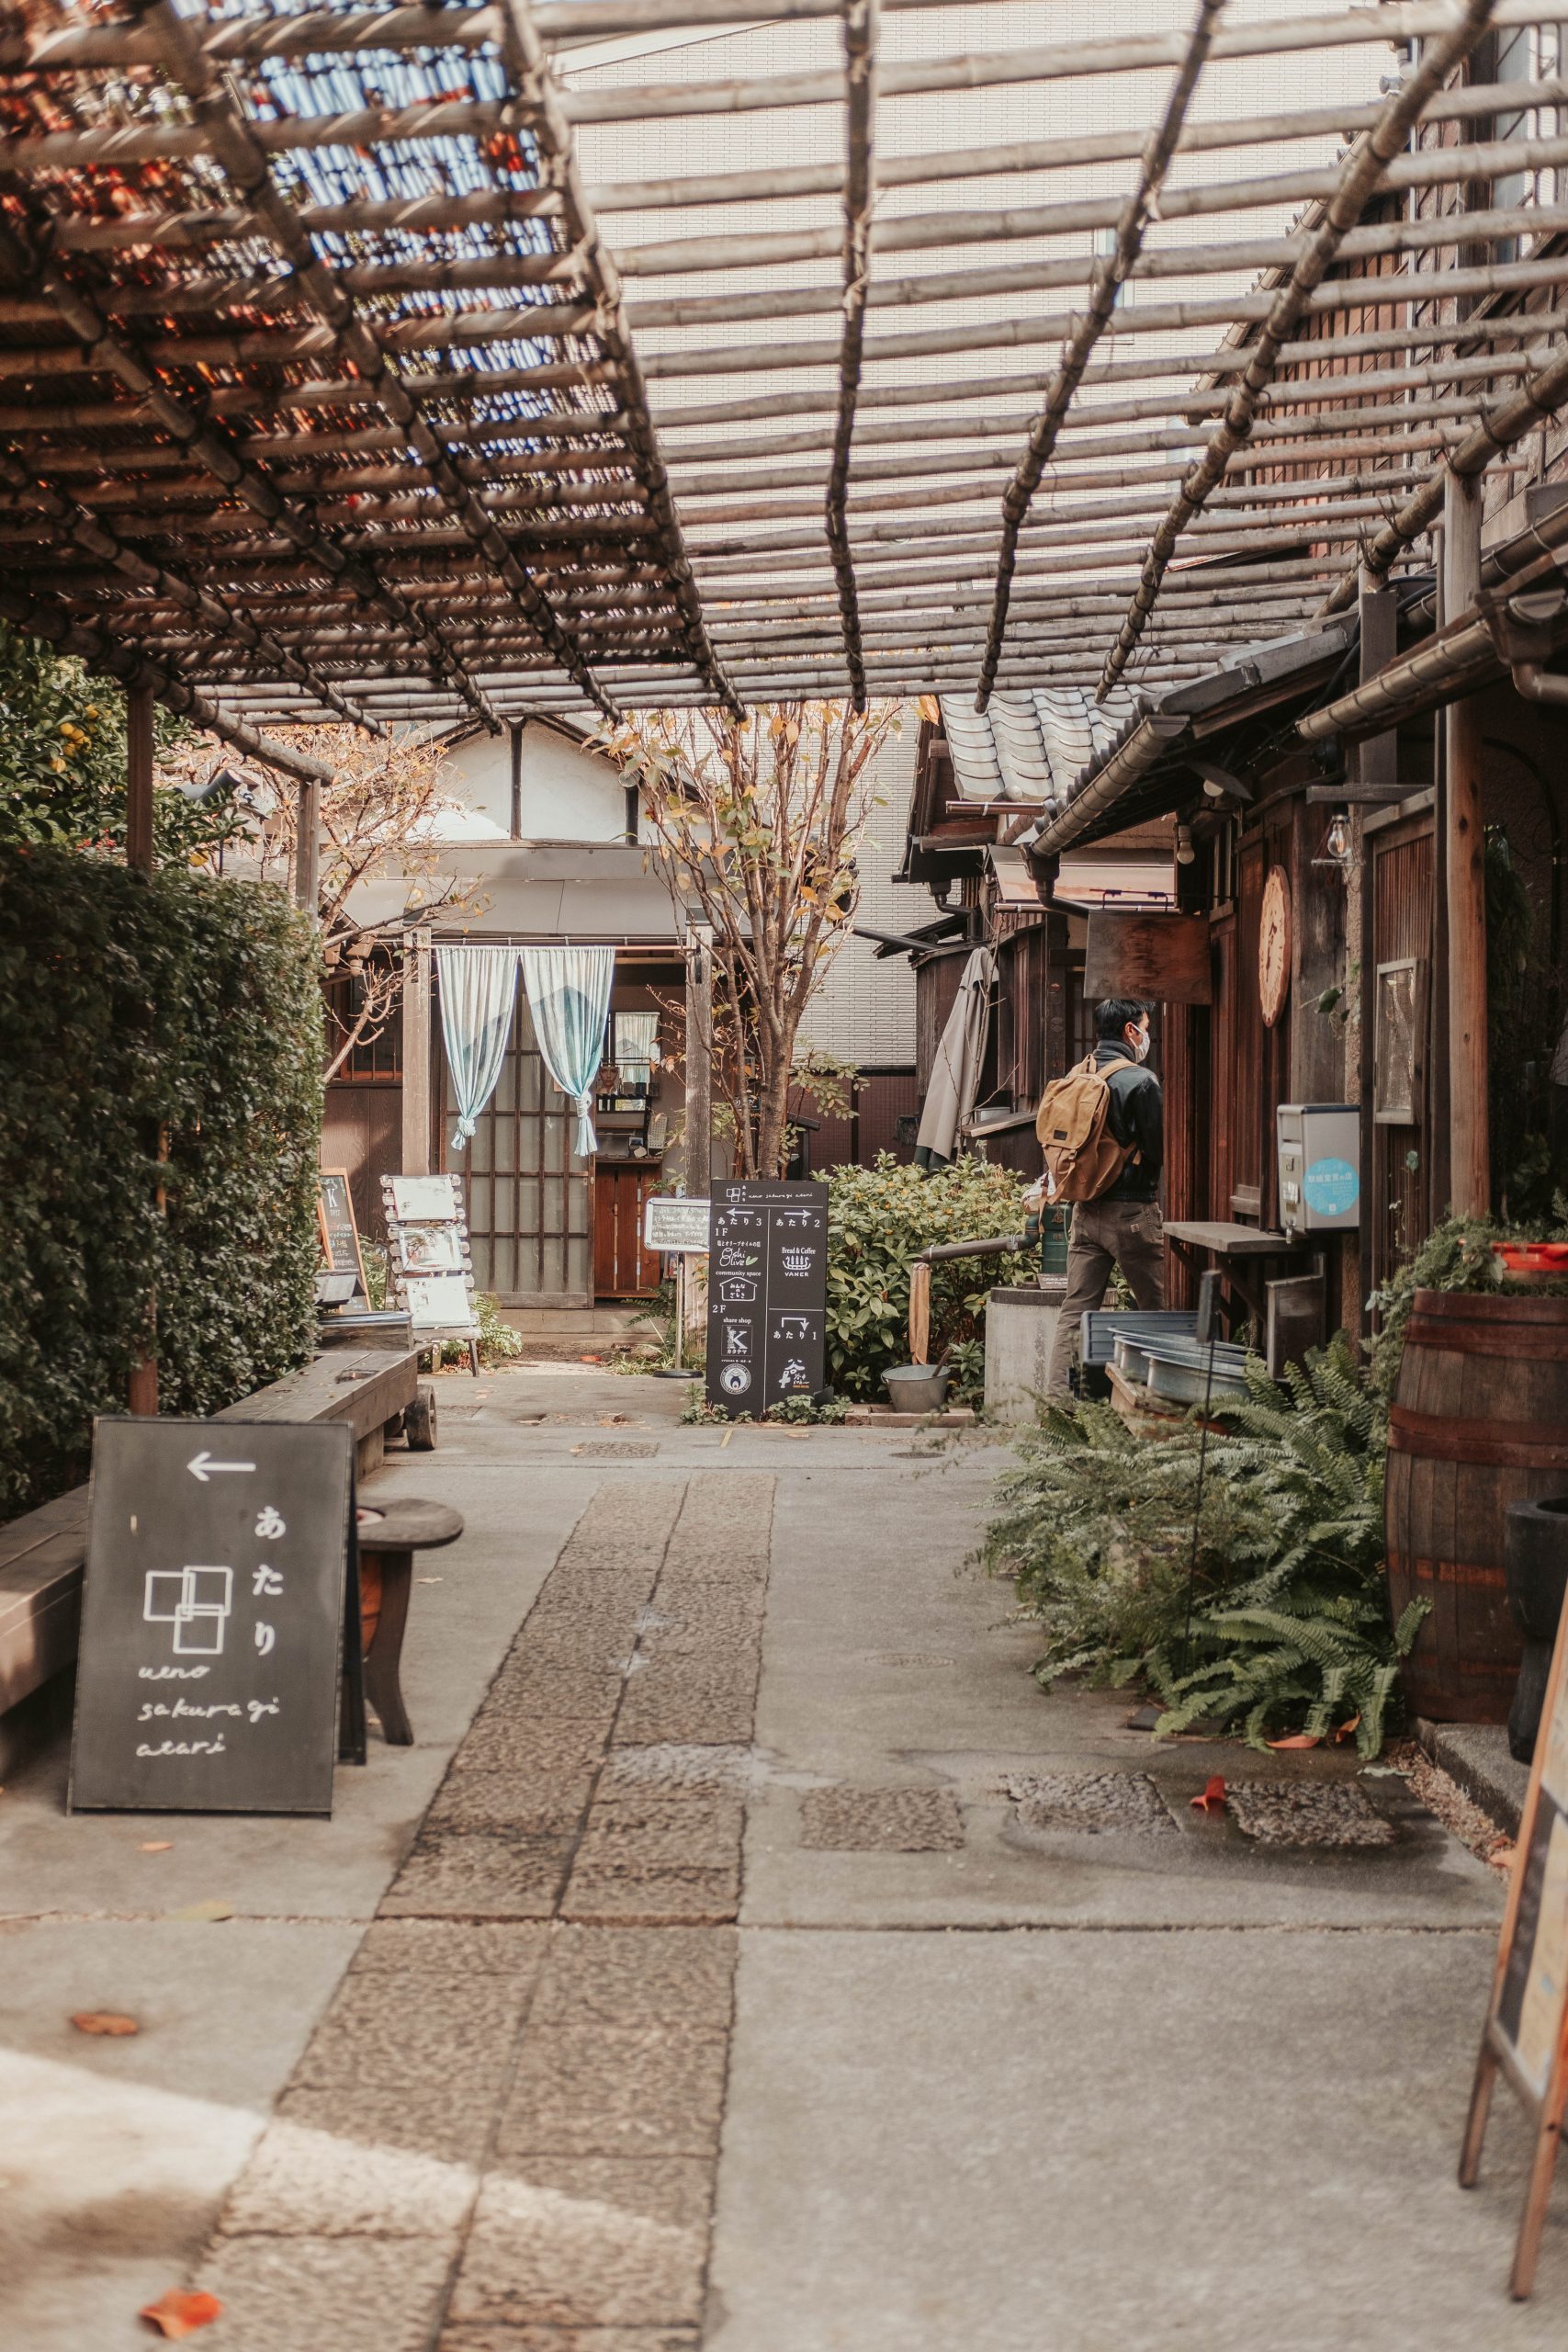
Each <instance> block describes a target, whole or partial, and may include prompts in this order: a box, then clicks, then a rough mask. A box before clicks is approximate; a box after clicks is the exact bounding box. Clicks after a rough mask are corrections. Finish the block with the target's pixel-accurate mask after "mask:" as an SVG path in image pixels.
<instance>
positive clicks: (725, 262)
mask: <svg viewBox="0 0 1568 2352" xmlns="http://www.w3.org/2000/svg"><path fill="white" fill-rule="evenodd" d="M1223 6H1224V0H1212V7H1213V10H1217V9H1218V8H1220V7H1223ZM1553 89H1555V91H1556V92H1557V93H1558V94H1560V96H1561V98H1562V102H1563V103H1568V82H1565V83H1561V84H1556V85H1553V88H1548V89H1542V88H1539V87H1538V88H1537V89H1536V90H1535V91H1534V93H1533V95H1532V98H1531V104H1532V106H1533V107H1544V106H1547V105H1549V104H1551V100H1552V96H1553ZM1150 135H1151V138H1152V136H1153V135H1154V134H1152V133H1151V134H1150ZM1172 152H1173V153H1174V143H1173V148H1172ZM1565 162H1568V139H1523V140H1504V139H1499V140H1492V141H1483V142H1482V143H1480V144H1478V145H1473V146H1468V147H1438V148H1428V149H1425V150H1423V151H1420V152H1419V153H1416V154H1413V155H1404V156H1400V157H1398V158H1396V159H1395V160H1394V161H1393V163H1391V164H1389V166H1388V168H1387V169H1386V171H1384V172H1383V173H1382V175H1380V178H1379V183H1378V187H1377V188H1376V189H1375V190H1374V191H1373V192H1374V193H1375V194H1381V193H1382V191H1383V190H1384V189H1387V188H1391V187H1422V188H1426V187H1462V186H1464V185H1465V184H1467V183H1469V182H1472V181H1490V180H1492V179H1495V178H1498V177H1500V176H1504V175H1511V174H1513V173H1516V172H1532V171H1541V170H1553V169H1555V168H1556V166H1557V165H1558V164H1562V163H1565ZM1168 167H1169V158H1167V168H1168ZM955 176H956V175H955ZM1337 177H1338V175H1337V173H1336V172H1334V171H1323V170H1319V171H1311V172H1287V173H1273V174H1269V175H1260V176H1258V177H1257V178H1254V179H1234V180H1218V181H1214V182H1211V183H1206V184H1203V185H1201V186H1199V187H1189V188H1177V189H1172V190H1171V191H1170V193H1169V194H1168V195H1165V194H1163V193H1162V195H1161V197H1160V204H1159V217H1160V219H1161V220H1163V221H1171V220H1196V219H1205V220H1206V219H1210V218H1213V216H1215V215H1216V214H1222V213H1226V212H1251V211H1256V210H1258V209H1263V208H1265V207H1269V206H1273V205H1284V204H1292V205H1299V204H1303V203H1307V202H1309V201H1311V200H1312V199H1314V198H1319V197H1330V196H1332V195H1333V193H1334V190H1335V187H1336V184H1337ZM1124 209H1125V199H1122V198H1117V197H1105V196H1101V197H1081V198H1077V199H1075V200H1073V201H1070V202H1063V201H1058V202H1056V203H1052V204H1036V205H1010V206H1008V207H1006V208H1005V209H998V210H989V211H987V210H959V209H953V210H952V211H947V212H909V213H902V214H898V215H895V216H892V217H889V218H886V219H882V220H877V221H875V222H874V224H873V225H872V229H871V250H872V252H873V253H875V254H884V253H917V252H919V251H921V250H923V249H925V248H927V247H931V246H949V245H997V244H1006V243H1010V242H1011V241H1014V240H1017V239H1022V238H1031V239H1033V238H1043V237H1064V236H1072V235H1077V234H1081V233H1082V232H1084V231H1085V230H1095V229H1116V230H1117V231H1118V232H1120V228H1121V220H1122V213H1123V211H1124ZM1412 225H1415V224H1412ZM1467 225H1468V224H1467ZM834 235H835V232H833V231H832V230H829V229H825V228H824V229H773V230H765V231H755V232H747V233H745V234H741V233H739V232H734V231H729V232H725V231H717V232H714V233H712V234H711V235H707V236H698V237H682V238H673V239H670V240H668V241H666V242H664V243H660V244H651V245H634V246H629V247H627V248H625V249H624V250H622V251H620V252H618V253H617V254H616V256H615V258H616V262H617V265H618V266H619V268H620V269H621V271H622V274H623V275H624V276H626V277H673V276H677V275H683V274H684V273H686V272H688V271H703V270H710V269H761V268H767V267H773V266H780V265H783V264H784V263H793V262H800V261H819V260H822V259H825V258H827V257H829V256H830V255H831V254H832V253H833V251H834V250H835V247H834V242H833V240H834ZM1451 237H1452V225H1451V223H1450V241H1451ZM518 266H519V267H520V268H521V267H523V266H524V265H523V264H522V263H520V264H519V265H518ZM1155 267H1156V264H1155V262H1154V261H1153V259H1152V258H1151V261H1150V262H1149V263H1148V264H1147V265H1145V270H1144V271H1143V272H1142V273H1141V274H1144V275H1147V274H1150V273H1152V271H1153V270H1154V269H1155ZM1128 274H1131V271H1130V270H1129V272H1128ZM1176 274H1177V275H1185V272H1184V271H1179V272H1177V273H1176ZM547 275H548V273H547V272H546V271H545V270H543V269H541V270H539V271H538V273H537V276H538V277H539V278H540V279H543V278H544V277H546V276H547ZM469 282H470V283H479V282H480V281H479V279H477V278H476V279H472V280H470V281H469ZM493 282H494V283H496V284H497V285H500V284H526V283H529V282H532V281H530V280H529V279H527V278H525V277H517V278H515V279H510V278H509V279H502V278H500V277H497V278H496V279H495V280H494V281H493Z"/></svg>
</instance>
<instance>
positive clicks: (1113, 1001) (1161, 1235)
mask: <svg viewBox="0 0 1568 2352" xmlns="http://www.w3.org/2000/svg"><path fill="white" fill-rule="evenodd" d="M1095 1029H1096V1033H1097V1036H1098V1043H1097V1044H1096V1046H1095V1049H1094V1052H1093V1054H1092V1055H1091V1056H1090V1057H1089V1062H1090V1064H1091V1065H1092V1067H1093V1068H1094V1069H1096V1070H1098V1071H1100V1073H1102V1075H1103V1077H1104V1080H1105V1084H1106V1088H1107V1091H1108V1094H1109V1101H1108V1102H1107V1103H1106V1107H1105V1131H1106V1133H1107V1134H1108V1135H1109V1136H1110V1137H1111V1140H1112V1141H1113V1142H1114V1143H1115V1144H1116V1145H1117V1146H1119V1147H1120V1150H1121V1152H1122V1155H1124V1156H1123V1157H1122V1164H1121V1168H1120V1171H1119V1173H1117V1174H1116V1175H1115V1176H1114V1177H1113V1178H1112V1180H1111V1182H1110V1183H1109V1184H1108V1185H1107V1186H1106V1188H1105V1190H1104V1191H1103V1192H1100V1193H1096V1194H1095V1195H1094V1197H1093V1198H1092V1199H1089V1200H1078V1201H1077V1202H1076V1203H1075V1204H1074V1207H1073V1233H1072V1240H1071V1243H1070V1245H1069V1247H1068V1250H1067V1295H1066V1298H1065V1299H1064V1301H1063V1302H1062V1315H1061V1320H1060V1321H1059V1322H1058V1324H1057V1326H1056V1339H1055V1346H1054V1347H1053V1349H1052V1351H1051V1369H1050V1373H1049V1374H1048V1376H1047V1379H1046V1384H1045V1393H1046V1395H1047V1397H1065V1396H1066V1394H1067V1388H1068V1375H1069V1373H1070V1371H1071V1367H1072V1358H1073V1343H1074V1341H1075V1340H1076V1339H1077V1334H1078V1327H1079V1324H1080V1322H1081V1319H1082V1317H1084V1316H1085V1315H1087V1314H1089V1311H1090V1310H1091V1309H1092V1308H1094V1307H1097V1306H1100V1304H1101V1302H1102V1301H1103V1299H1104V1297H1105V1292H1106V1287H1107V1285H1108V1283H1110V1280H1111V1268H1112V1267H1113V1266H1120V1267H1121V1269H1122V1273H1123V1274H1124V1275H1125V1276H1126V1278H1127V1283H1128V1287H1129V1288H1130V1289H1131V1291H1132V1294H1133V1296H1134V1299H1135V1300H1136V1301H1137V1303H1138V1305H1139V1306H1164V1304H1165V1225H1164V1220H1163V1219H1162V1217H1161V1216H1160V1212H1159V1178H1160V1169H1161V1167H1162V1166H1163V1164H1164V1160H1165V1103H1164V1098H1163V1097H1162V1095H1161V1092H1160V1083H1159V1080H1158V1079H1157V1078H1156V1076H1155V1074H1154V1072H1153V1071H1152V1070H1151V1069H1147V1068H1146V1067H1145V1065H1146V1063H1147V1060H1148V1053H1149V1009H1148V1006H1147V1005H1146V1004H1140V1003H1139V1002H1138V1001H1137V1000H1136V999H1135V998H1133V997H1111V998H1110V999H1108V1000H1107V1001H1106V1002H1105V1003H1104V1004H1102V1005H1101V1006H1100V1010H1099V1012H1098V1013H1097V1014H1096V1016H1095ZM1087 1067H1089V1065H1080V1068H1087Z"/></svg>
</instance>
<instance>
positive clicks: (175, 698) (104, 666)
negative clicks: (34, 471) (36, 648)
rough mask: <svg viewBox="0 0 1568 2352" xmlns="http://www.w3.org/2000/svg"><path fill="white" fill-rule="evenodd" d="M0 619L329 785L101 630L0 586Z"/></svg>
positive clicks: (320, 772) (254, 752) (288, 770)
mask: <svg viewBox="0 0 1568 2352" xmlns="http://www.w3.org/2000/svg"><path fill="white" fill-rule="evenodd" d="M0 616H4V617H5V618H6V620H8V621H12V622H14V623H15V624H16V626H17V628H22V629H26V630H28V633H29V634H30V635H31V636H33V637H41V638H42V639H45V641H46V642H47V643H48V644H51V645H53V646H56V647H58V648H59V650H61V651H62V652H63V653H74V654H77V655H79V656H80V658H81V659H82V660H83V661H84V662H86V664H87V666H88V668H89V669H92V670H96V671H99V672H101V673H102V674H103V675H104V676H106V677H110V678H117V679H118V681H119V683H120V684H122V685H124V686H127V687H130V689H132V690H133V691H134V690H135V689H138V688H141V687H145V688H146V689H147V691H148V692H149V693H150V694H151V695H152V698H153V700H154V701H155V702H161V703H162V704H163V705H164V708H165V709H167V710H172V711H174V712H175V715H176V717H178V718H188V719H189V720H190V722H191V724H192V726H193V727H200V728H203V729H206V731H207V732H208V733H209V734H210V735H220V736H222V738H223V739H224V741H226V742H230V743H232V744H233V745H234V747H235V749H236V750H237V751H241V752H245V753H246V754H247V755H248V756H249V757H250V758H252V759H254V760H259V761H260V762H261V763H263V765H264V766H266V767H271V768H276V769H278V770H279V771H280V772H281V773H282V774H283V775H293V776H303V777H306V778H310V777H312V776H313V777H315V778H316V779H317V780H318V781H320V782H322V783H330V782H331V781H332V770H331V769H330V768H327V767H323V766H322V764H321V762H320V761H319V760H312V759H310V758H309V757H308V756H307V755H306V754H305V753H304V752H294V751H291V750H289V749H288V746H287V745H285V744H282V743H274V742H271V741H268V740H267V738H266V737H265V736H261V735H257V734H255V733H254V731H253V730H252V729H250V728H248V727H245V726H244V725H243V724H242V723H241V722H239V721H238V720H236V719H234V718H231V717H230V716H228V714H226V713H225V712H224V711H223V710H222V709H221V708H220V707H218V706H217V705H215V704H212V703H209V701H208V700H207V699H206V698H205V696H203V695H199V694H197V693H196V692H195V690H194V689H193V688H192V687H190V686H189V685H188V684H186V682H185V681H184V680H183V679H180V678H176V677H173V676H171V675H170V674H169V673H167V672H166V671H164V670H163V669H161V668H160V667H159V666H158V664H157V663H155V662H147V661H144V660H142V659H141V656H139V655H138V654H137V653H136V652H135V651H133V650H132V649H131V648H130V647H129V646H125V645H118V644H116V643H115V642H114V641H113V640H112V639H109V638H107V637H106V636H105V635H104V634H103V633H102V632H101V631H100V630H98V629H96V628H88V627H86V626H85V624H83V623H81V622H77V621H73V619H72V618H71V617H70V616H69V615H67V614H65V613H62V612H60V611H59V610H57V609H56V608H54V607H52V606H51V605H47V604H46V603H44V601H43V600H42V599H41V598H39V597H36V596H30V595H27V594H23V593H22V592H21V591H20V590H17V589H11V588H6V587H5V586H3V585H0Z"/></svg>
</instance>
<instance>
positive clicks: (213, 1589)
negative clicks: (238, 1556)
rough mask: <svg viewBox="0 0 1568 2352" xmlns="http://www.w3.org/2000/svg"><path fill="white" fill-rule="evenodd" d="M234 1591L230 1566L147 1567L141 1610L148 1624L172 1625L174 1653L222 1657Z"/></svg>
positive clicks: (177, 1654) (187, 1655)
mask: <svg viewBox="0 0 1568 2352" xmlns="http://www.w3.org/2000/svg"><path fill="white" fill-rule="evenodd" d="M233 1591H234V1572H233V1570H232V1568H213V1567H199V1568H150V1569H149V1570H148V1572H147V1577H146V1582H145V1585H144V1588H143V1593H142V1602H141V1614H142V1617H143V1619H144V1620H145V1621H146V1623H148V1624H149V1625H172V1626H173V1627H174V1629H175V1631H174V1637H173V1646H174V1652H175V1657H222V1655H223V1629H224V1627H225V1626H226V1625H227V1623H228V1622H229V1612H230V1611H231V1608H232V1606H233Z"/></svg>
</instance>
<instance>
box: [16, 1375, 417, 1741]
mask: <svg viewBox="0 0 1568 2352" xmlns="http://www.w3.org/2000/svg"><path fill="white" fill-rule="evenodd" d="M420 1402H421V1392H420V1385H419V1351H418V1350H417V1349H414V1348H395V1349H393V1348H344V1347H337V1348H329V1349H328V1350H326V1351H325V1352H324V1353H322V1354H321V1355H319V1356H317V1357H316V1358H315V1360H314V1361H313V1362H312V1363H308V1364H306V1365H305V1366H304V1367H303V1369H302V1370H300V1371H299V1372H291V1373H289V1374H287V1375H286V1377H285V1378H284V1379H282V1380H277V1381H275V1382H274V1383H273V1385H271V1387H270V1388H261V1389H258V1390H257V1391H256V1393H255V1395H254V1397H242V1398H241V1400H240V1402H239V1403H238V1404H237V1405H231V1406H230V1407H229V1408H227V1410H226V1411H225V1412H222V1413H220V1414H219V1415H218V1416H217V1418H218V1419H220V1420H225V1421H346V1422H347V1423H348V1425H349V1427H350V1428H351V1429H352V1430H353V1431H354V1434H355V1440H356V1441H357V1458H358V1465H359V1473H360V1476H362V1477H363V1476H368V1474H369V1472H370V1471H372V1470H373V1469H374V1468H375V1467H376V1466H377V1464H378V1463H379V1461H380V1460H381V1455H382V1451H383V1448H384V1446H385V1443H386V1439H387V1434H388V1430H389V1428H390V1429H392V1430H397V1429H400V1428H401V1427H402V1425H403V1422H404V1419H405V1416H407V1417H408V1418H409V1419H411V1420H413V1421H415V1422H416V1424H417V1422H418V1420H419V1419H420V1416H419V1414H418V1411H417V1408H418V1407H419V1405H420ZM428 1427H429V1434H428V1436H425V1437H424V1439H423V1442H425V1443H426V1444H428V1443H431V1442H434V1414H433V1413H432V1414H431V1415H430V1416H429V1422H428ZM410 1435H411V1442H413V1443H415V1444H418V1443H419V1442H421V1436H422V1431H421V1430H420V1429H419V1428H418V1427H417V1426H416V1427H415V1428H414V1429H413V1430H411V1432H410ZM86 1552H87V1488H86V1487H85V1486H84V1487H72V1489H71V1490H70V1492H69V1493H68V1494H63V1495H57V1496H56V1497H55V1498H54V1499H53V1501H52V1502H47V1503H40V1504H39V1508H38V1509H37V1510H30V1511H28V1512H27V1513H26V1514H25V1515H24V1516H23V1517H22V1518H20V1519H14V1520H12V1521H10V1523H9V1524H8V1525H6V1526H4V1527H0V1747H3V1746H5V1745H9V1744H10V1743H9V1742H8V1741H6V1738H5V1734H6V1729H7V1727H6V1723H5V1717H6V1714H7V1713H9V1712H10V1710H11V1709H13V1708H15V1707H18V1706H20V1705H21V1704H22V1702H23V1701H24V1700H27V1699H29V1698H31V1697H32V1695H33V1693H34V1692H35V1691H41V1690H42V1689H43V1687H44V1685H45V1684H46V1683H48V1682H50V1681H51V1680H52V1679H53V1678H54V1677H55V1676H56V1675H57V1674H60V1673H62V1672H63V1670H64V1669H65V1668H67V1667H69V1666H71V1665H73V1663H74V1661H75V1657H76V1638H77V1629H78V1626H79V1623H80V1621H81V1613H82V1569H83V1564H84V1562H85V1558H86ZM10 1728H11V1729H12V1730H13V1731H14V1730H15V1726H11V1727H10Z"/></svg>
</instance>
